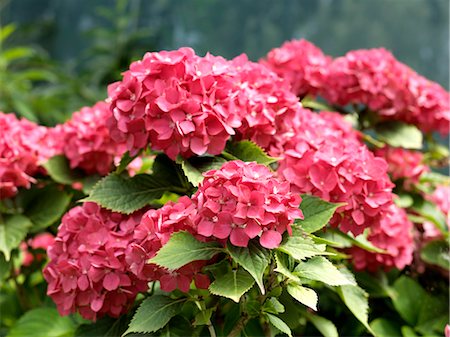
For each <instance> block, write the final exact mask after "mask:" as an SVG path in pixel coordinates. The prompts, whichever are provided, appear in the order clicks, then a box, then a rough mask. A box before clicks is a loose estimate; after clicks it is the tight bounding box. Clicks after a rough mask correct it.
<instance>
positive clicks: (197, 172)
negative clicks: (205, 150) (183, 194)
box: [181, 157, 226, 186]
mask: <svg viewBox="0 0 450 337" xmlns="http://www.w3.org/2000/svg"><path fill="white" fill-rule="evenodd" d="M224 163H226V160H225V159H223V158H220V157H194V158H191V159H189V160H186V159H184V160H182V161H181V168H182V169H183V172H184V174H185V176H186V177H187V178H188V180H189V182H190V183H192V185H194V186H198V185H199V184H200V183H201V182H202V181H203V179H204V177H203V173H204V172H207V171H209V170H218V169H220V168H221V167H222V165H223V164H224Z"/></svg>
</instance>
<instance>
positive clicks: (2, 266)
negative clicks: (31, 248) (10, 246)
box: [0, 254, 11, 285]
mask: <svg viewBox="0 0 450 337" xmlns="http://www.w3.org/2000/svg"><path fill="white" fill-rule="evenodd" d="M10 271H11V266H10V262H8V261H6V259H5V255H3V254H0V285H1V284H2V281H3V280H4V279H5V278H6V277H7V276H8V275H9V273H10Z"/></svg>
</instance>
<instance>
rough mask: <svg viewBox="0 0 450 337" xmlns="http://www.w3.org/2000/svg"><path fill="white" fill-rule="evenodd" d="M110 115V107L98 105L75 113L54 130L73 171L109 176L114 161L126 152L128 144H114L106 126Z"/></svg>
mask: <svg viewBox="0 0 450 337" xmlns="http://www.w3.org/2000/svg"><path fill="white" fill-rule="evenodd" d="M110 116H111V111H110V110H109V105H108V104H107V103H105V102H98V103H96V104H95V105H94V106H93V107H84V108H82V109H81V110H80V111H78V112H75V113H74V114H73V116H72V118H71V119H70V120H69V121H68V122H66V123H64V124H62V125H59V126H57V127H56V128H55V129H54V131H53V132H54V133H55V137H58V138H59V141H60V142H61V143H62V144H63V153H64V155H65V156H66V157H67V159H68V160H69V162H70V167H71V168H80V169H82V170H84V171H85V172H86V173H87V174H94V173H98V174H100V175H107V174H108V173H109V172H110V171H111V168H112V165H113V163H114V158H115V157H116V156H121V155H122V154H123V153H125V151H126V147H125V144H123V143H116V142H115V141H113V140H112V138H111V135H110V133H109V130H108V128H107V127H106V121H107V120H108V118H110Z"/></svg>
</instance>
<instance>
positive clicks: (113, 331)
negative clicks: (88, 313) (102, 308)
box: [75, 315, 145, 337]
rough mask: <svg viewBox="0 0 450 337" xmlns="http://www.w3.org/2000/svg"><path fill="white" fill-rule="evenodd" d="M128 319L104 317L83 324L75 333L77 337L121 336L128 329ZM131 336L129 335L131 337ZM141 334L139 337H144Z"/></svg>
mask: <svg viewBox="0 0 450 337" xmlns="http://www.w3.org/2000/svg"><path fill="white" fill-rule="evenodd" d="M128 323H129V322H128V317H127V316H126V315H122V316H121V317H120V318H112V317H108V316H105V317H102V318H100V319H98V320H97V321H95V322H89V323H86V324H81V325H80V326H78V328H77V330H76V331H75V336H76V337H94V336H95V337H97V336H101V337H117V336H121V335H122V334H123V333H124V332H125V330H126V329H127V327H128ZM130 336H131V335H128V337H130ZM144 336H145V335H143V334H141V335H140V336H139V337H144Z"/></svg>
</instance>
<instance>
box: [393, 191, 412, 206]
mask: <svg viewBox="0 0 450 337" xmlns="http://www.w3.org/2000/svg"><path fill="white" fill-rule="evenodd" d="M394 202H395V204H396V205H397V206H398V207H401V208H408V207H411V206H412V205H413V203H414V199H413V198H412V196H410V195H409V194H405V193H403V194H399V195H398V196H397V198H394Z"/></svg>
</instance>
